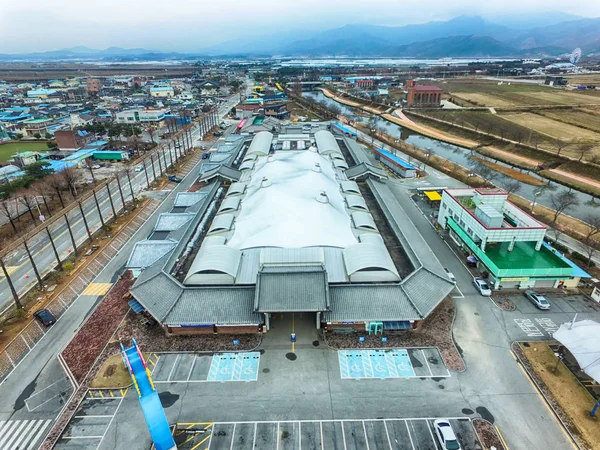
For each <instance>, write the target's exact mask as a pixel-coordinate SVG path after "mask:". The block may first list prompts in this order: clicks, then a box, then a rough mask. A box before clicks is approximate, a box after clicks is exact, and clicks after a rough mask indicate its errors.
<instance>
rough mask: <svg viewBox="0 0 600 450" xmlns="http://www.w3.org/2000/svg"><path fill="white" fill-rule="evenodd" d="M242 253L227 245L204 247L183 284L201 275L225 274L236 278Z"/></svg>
mask: <svg viewBox="0 0 600 450" xmlns="http://www.w3.org/2000/svg"><path fill="white" fill-rule="evenodd" d="M241 259H242V252H240V251H239V250H236V249H235V248H231V247H227V246H226V245H210V246H208V247H206V246H202V247H201V248H200V251H199V252H198V254H197V255H196V258H194V262H193V263H192V265H191V267H190V270H189V271H188V273H187V275H186V277H185V280H184V281H183V284H186V283H188V282H189V281H190V278H191V277H193V276H194V275H196V274H200V273H203V272H204V273H224V274H227V275H230V276H232V277H235V276H236V275H237V271H238V267H239V265H240V260H241Z"/></svg>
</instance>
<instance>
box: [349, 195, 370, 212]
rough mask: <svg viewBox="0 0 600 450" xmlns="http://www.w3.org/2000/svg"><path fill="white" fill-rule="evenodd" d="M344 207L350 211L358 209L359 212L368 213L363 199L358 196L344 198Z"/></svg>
mask: <svg viewBox="0 0 600 450" xmlns="http://www.w3.org/2000/svg"><path fill="white" fill-rule="evenodd" d="M345 201H346V205H348V208H350V209H358V210H360V211H365V212H368V211H369V208H367V204H366V203H365V199H364V198H362V197H361V196H360V195H346V198H345Z"/></svg>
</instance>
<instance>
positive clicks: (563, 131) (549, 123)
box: [502, 113, 600, 141]
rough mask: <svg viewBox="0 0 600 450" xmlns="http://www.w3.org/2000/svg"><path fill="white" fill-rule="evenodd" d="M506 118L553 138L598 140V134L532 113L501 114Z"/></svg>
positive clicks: (599, 135) (599, 136)
mask: <svg viewBox="0 0 600 450" xmlns="http://www.w3.org/2000/svg"><path fill="white" fill-rule="evenodd" d="M502 117H504V118H505V119H507V120H510V121H512V122H514V123H517V124H519V125H523V126H526V127H528V128H531V129H532V130H534V131H537V132H539V133H542V134H545V135H548V136H551V137H553V138H555V139H562V140H566V141H569V140H574V139H583V140H590V141H600V134H599V133H597V132H594V131H590V130H586V129H584V128H579V127H576V126H574V125H570V124H568V123H564V122H560V121H558V120H554V119H552V118H549V117H544V116H540V115H538V114H533V113H516V114H503V115H502Z"/></svg>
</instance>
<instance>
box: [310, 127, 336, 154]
mask: <svg viewBox="0 0 600 450" xmlns="http://www.w3.org/2000/svg"><path fill="white" fill-rule="evenodd" d="M315 142H316V143H317V150H318V151H319V153H320V154H321V155H329V154H330V153H339V154H340V155H341V154H342V151H341V150H340V146H339V145H338V143H337V141H336V140H335V137H334V136H333V134H331V131H327V130H321V131H317V132H316V133H315Z"/></svg>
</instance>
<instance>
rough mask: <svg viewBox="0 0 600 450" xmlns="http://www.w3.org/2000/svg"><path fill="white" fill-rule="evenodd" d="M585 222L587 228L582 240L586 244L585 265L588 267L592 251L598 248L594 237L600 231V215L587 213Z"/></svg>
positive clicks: (594, 251)
mask: <svg viewBox="0 0 600 450" xmlns="http://www.w3.org/2000/svg"><path fill="white" fill-rule="evenodd" d="M585 222H586V223H587V224H588V229H587V231H586V233H585V236H584V238H583V241H582V242H583V243H584V244H585V245H586V247H585V250H586V256H587V266H588V267H590V265H591V262H592V257H593V256H594V253H596V251H597V250H598V248H600V246H599V245H598V241H597V240H596V239H595V238H594V236H597V235H598V234H599V233H600V216H597V215H589V216H587V218H586V219H585Z"/></svg>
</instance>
